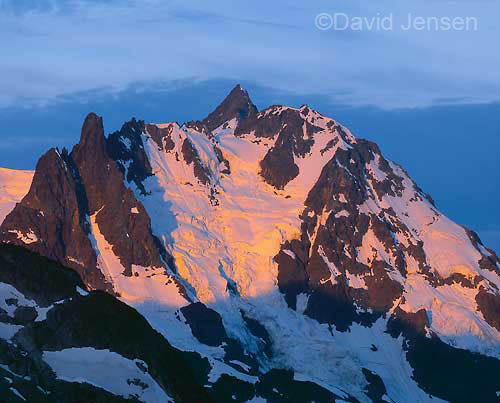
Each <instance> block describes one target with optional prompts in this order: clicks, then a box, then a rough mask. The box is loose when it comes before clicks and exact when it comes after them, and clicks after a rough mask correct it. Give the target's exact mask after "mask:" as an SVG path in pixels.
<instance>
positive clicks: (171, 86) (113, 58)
mask: <svg viewBox="0 0 500 403" xmlns="http://www.w3.org/2000/svg"><path fill="white" fill-rule="evenodd" d="M499 12H500V3H498V1H495V0H476V1H474V2H472V1H469V0H467V1H466V0H459V1H444V0H421V1H419V2H415V1H408V0H398V1H395V0H392V1H388V0H377V1H372V0H364V1H358V0H346V1H344V0H337V1H333V0H329V1H320V0H318V1H315V2H314V4H313V5H311V4H310V2H294V1H280V0H276V1H261V0H254V1H253V2H237V1H234V0H232V1H221V0H213V1H211V2H207V1H189V2H186V1H166V0H162V1H160V0H120V1H118V0H104V1H98V0H45V1H44V0H22V1H19V0H0V48H1V49H2V62H1V63H0V121H1V122H2V125H1V127H0V166H8V167H15V168H32V167H33V166H34V164H35V163H36V160H37V158H38V156H39V155H40V154H41V153H42V152H43V151H44V150H46V149H47V148H49V147H51V146H53V145H68V146H69V145H71V144H73V143H74V142H75V141H76V140H77V138H78V134H79V129H80V125H81V122H82V120H83V117H84V116H85V114H86V113H87V112H89V111H91V110H92V111H95V112H97V113H100V114H102V115H103V116H104V121H105V125H106V129H107V131H112V130H114V129H116V128H118V127H119V125H120V124H121V123H122V122H123V121H124V120H126V119H129V118H130V117H131V116H136V117H137V118H144V119H146V120H148V121H169V120H178V121H184V120H190V119H196V118H200V117H203V116H204V115H205V114H206V113H207V112H209V111H210V110H211V109H213V108H214V107H215V106H216V104H217V103H218V102H219V101H220V100H221V98H223V97H224V95H225V94H226V93H227V91H228V90H229V89H230V88H231V87H232V86H234V84H235V83H237V82H241V83H242V84H243V85H244V86H245V87H247V88H248V89H249V91H250V93H251V96H252V98H253V99H254V101H255V103H256V104H257V105H258V106H259V107H265V106H267V105H269V104H273V103H284V104H292V105H301V104H303V103H308V104H310V105H311V106H313V107H314V108H316V109H318V110H319V111H320V112H322V113H324V114H326V115H330V116H332V117H334V118H336V119H337V120H339V121H340V122H342V123H345V124H347V125H348V126H349V127H350V128H351V129H352V130H353V132H354V133H355V135H358V136H361V137H366V138H369V139H372V140H375V141H377V142H378V143H379V144H380V146H381V148H382V151H383V152H384V153H385V154H386V155H387V156H388V157H389V158H391V159H393V160H395V161H398V162H400V163H402V164H403V165H404V166H405V168H407V169H408V171H409V172H410V174H411V175H412V176H413V177H414V178H415V180H416V181H417V182H418V183H419V184H420V185H421V186H422V187H423V188H424V189H425V190H426V191H428V192H430V193H431V194H432V195H433V196H434V198H435V199H436V200H437V202H438V206H439V207H440V209H441V210H443V211H444V212H446V213H447V214H448V215H450V216H451V217H452V218H453V219H454V220H456V221H457V222H459V223H462V224H466V225H468V226H469V227H471V228H473V229H475V230H477V231H478V232H480V234H481V235H482V237H483V238H484V239H487V243H489V244H490V245H494V247H495V248H496V249H497V250H500V209H498V207H497V206H498V205H499V200H500V180H499V179H498V173H497V172H498V168H497V165H498V162H499V159H500V158H499V157H498V152H497V150H498V149H499V146H500V141H499V138H500V136H499V134H500V133H499V131H500V124H499V123H500V122H499V121H500V103H499V102H500V68H499V67H500V52H498V51H496V49H497V47H498V44H497V43H496V42H497V41H498V38H500V26H499V25H498V24H497V21H496V19H497V16H498V15H499V14H500V13H499ZM319 13H329V14H331V15H334V14H335V13H344V14H346V15H348V16H349V17H350V18H353V17H357V16H359V17H366V18H371V17H376V16H378V15H379V16H382V17H383V16H387V15H392V16H393V18H394V20H395V21H396V28H395V29H394V30H392V31H368V30H364V31H353V30H343V31H339V30H333V29H331V30H327V31H321V30H319V29H317V28H316V26H315V23H314V21H315V17H316V15H317V14H319ZM408 13H412V15H414V16H423V17H434V16H435V17H455V16H461V17H467V16H469V17H474V18H476V19H477V21H478V30H477V31H473V32H471V31H469V32H459V31H446V32H433V31H431V32H427V31H418V32H417V31H403V30H401V29H398V25H399V23H400V22H401V23H402V22H405V21H406V19H407V14H408Z"/></svg>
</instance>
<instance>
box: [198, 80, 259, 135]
mask: <svg viewBox="0 0 500 403" xmlns="http://www.w3.org/2000/svg"><path fill="white" fill-rule="evenodd" d="M256 113H257V107H256V106H255V105H254V104H253V102H252V100H251V99H250V97H249V95H248V92H247V91H246V90H244V89H243V88H242V87H241V85H240V84H238V85H237V86H236V87H234V88H233V89H232V91H231V92H230V93H229V95H228V96H227V97H226V98H225V99H224V101H222V103H221V104H220V105H219V106H218V107H217V108H216V109H215V111H213V112H212V113H211V114H209V115H208V116H207V117H206V118H205V119H204V120H203V123H204V124H205V125H206V126H207V127H208V129H209V130H214V129H216V128H217V127H219V126H220V125H221V124H223V123H224V122H226V121H228V120H231V119H233V118H238V120H243V119H246V118H247V117H249V116H252V115H255V114H256Z"/></svg>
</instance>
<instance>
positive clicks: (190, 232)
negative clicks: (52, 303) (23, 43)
mask: <svg viewBox="0 0 500 403" xmlns="http://www.w3.org/2000/svg"><path fill="white" fill-rule="evenodd" d="M23 175H24V176H22V177H23V178H24V179H23V180H27V178H28V173H26V174H23ZM2 178H3V176H0V180H1V179H2ZM0 240H1V241H2V242H4V243H6V244H10V245H7V246H9V247H14V245H17V246H18V247H22V248H23V249H28V250H30V251H32V252H35V253H36V254H39V255H42V256H44V257H47V258H49V259H51V260H53V261H56V262H57V263H59V264H61V265H63V266H66V267H68V268H71V269H73V270H74V271H76V273H78V274H79V276H80V278H81V279H82V281H83V283H82V284H81V286H80V287H81V288H80V289H81V290H82V292H83V293H85V294H87V292H86V291H83V290H84V289H86V290H87V291H91V290H101V291H105V292H107V293H108V294H110V296H108V298H111V299H112V300H113V301H116V302H113V303H115V304H119V303H125V304H127V305H129V306H130V307H133V308H134V309H135V310H137V312H138V313H140V315H142V316H143V317H144V318H145V319H146V320H147V322H148V323H149V325H151V326H152V328H153V329H155V330H156V331H157V332H159V333H160V334H161V335H162V336H163V337H164V339H166V340H165V343H166V344H168V345H169V346H170V345H172V346H173V347H171V348H175V349H177V350H180V351H182V352H184V353H182V354H187V352H192V354H194V355H192V357H196V359H194V358H193V359H186V360H187V362H188V364H186V365H187V366H190V365H191V367H192V371H193V372H194V374H195V375H194V377H195V379H196V380H195V381H193V382H197V383H198V384H199V385H200V387H203V388H204V391H203V389H200V392H199V393H202V391H203V393H205V392H206V393H207V395H210V396H211V398H212V399H213V400H214V401H217V402H226V401H241V402H245V401H254V402H258V401H269V402H289V401H291V402H312V401H315V402H323V401H324V402H329V401H352V402H355V401H361V402H369V401H374V402H378V401H388V402H409V401H412V402H427V401H443V400H444V401H452V402H459V401H464V402H471V401H482V402H487V401H498V400H499V399H500V376H498V375H499V374H500V291H499V287H500V260H499V259H498V257H497V256H496V254H495V253H494V252H493V251H492V250H490V249H488V248H487V247H485V246H484V245H483V244H482V243H481V241H480V240H479V238H478V236H477V235H476V234H475V233H473V232H472V231H470V230H468V229H466V228H463V227H461V226H459V225H457V224H455V223H453V222H452V221H451V220H449V219H448V218H447V217H445V216H444V215H442V214H441V213H440V212H439V211H438V210H437V208H436V207H435V206H434V203H433V201H432V199H431V198H430V196H428V195H427V194H425V193H424V192H423V191H422V190H421V189H420V188H419V187H418V186H417V185H416V184H415V183H414V182H413V181H412V179H411V178H410V177H409V176H408V175H407V173H406V172H405V171H404V169H403V168H402V167H400V166H399V165H397V164H396V163H394V162H391V161H388V160H386V159H385V158H384V157H383V156H382V154H381V153H380V150H379V149H378V147H377V146H376V144H374V143H372V142H369V141H366V140H362V139H357V138H355V137H354V136H353V135H352V134H351V133H350V132H349V130H348V129H347V128H345V127H342V126H341V125H340V124H338V123H337V122H336V121H334V120H332V119H330V118H327V117H324V116H322V115H321V114H319V113H318V112H316V111H314V110H312V109H310V108H309V107H307V106H303V107H301V108H299V109H295V108H290V107H286V106H277V105H275V106H271V107H269V108H267V109H265V110H263V111H260V112H259V111H257V108H256V107H255V106H254V105H253V103H252V102H251V100H250V98H249V96H248V94H247V92H246V91H245V90H243V89H242V88H241V87H240V86H237V87H236V88H234V89H233V90H232V91H231V93H230V94H229V95H228V97H227V98H226V99H225V100H224V101H223V102H222V104H220V105H219V106H218V107H217V109H216V110H215V111H214V112H213V113H211V114H210V115H209V116H208V117H207V118H206V119H204V120H202V121H193V122H188V123H185V124H183V125H179V124H178V123H175V122H174V123H162V124H147V123H144V122H143V121H137V120H135V119H133V120H131V121H130V122H127V123H125V124H124V125H123V127H122V129H121V130H120V131H118V132H115V133H112V134H110V135H109V136H107V137H105V135H104V129H103V123H102V119H101V118H100V117H98V116H97V115H95V114H89V115H88V116H87V118H86V120H85V122H84V125H83V128H82V135H81V139H80V142H79V144H77V145H76V146H75V147H74V148H73V150H72V151H71V152H68V151H67V150H62V151H60V152H59V151H58V150H56V149H51V150H49V151H48V152H47V153H46V154H45V155H44V156H42V157H41V159H40V161H39V162H38V164H37V168H36V171H35V174H34V177H33V182H32V184H31V187H30V189H29V191H28V192H27V194H26V195H25V196H24V198H23V199H22V200H21V201H20V203H18V204H17V205H16V206H15V207H14V208H13V210H12V211H11V212H10V213H9V214H8V215H7V216H6V218H5V220H4V221H3V223H2V225H1V227H0ZM0 269H1V270H6V269H4V267H0ZM7 284H9V285H8V286H7V285H6V286H5V288H4V290H6V291H5V292H3V294H2V295H4V296H5V298H10V297H9V296H8V295H10V294H9V293H16V292H17V293H22V294H23V292H22V290H20V289H17V290H13V289H12V287H13V288H16V284H15V283H13V282H12V281H11V282H8V283H7ZM9 287H10V288H9ZM95 293H97V294H98V295H100V296H102V295H106V294H102V293H101V294H99V291H93V292H90V294H88V295H86V296H85V298H89V296H92V295H94V294H95ZM23 295H24V296H23V297H21V298H28V296H27V295H26V294H23ZM75 295H76V294H75ZM78 295H80V294H78ZM2 298H3V297H2ZM2 298H0V300H2ZM5 298H4V299H5ZM73 298H76V297H73ZM78 298H80V297H78ZM117 299H118V300H120V301H121V302H119V301H118V300H117ZM0 302H1V301H0ZM95 306H96V307H97V305H95ZM37 309H38V308H37ZM52 309H55V308H52ZM70 309H72V308H68V312H69V311H70ZM97 309H98V308H97ZM103 309H106V307H103ZM4 310H5V311H6V315H7V316H8V317H9V318H10V317H11V316H12V315H13V314H14V313H12V315H11V316H9V312H10V311H8V310H7V309H4ZM50 312H51V310H49V311H48V313H47V319H46V320H41V323H44V322H45V321H47V320H48V318H49V317H50ZM134 312H135V311H134ZM37 320H39V319H37ZM53 322H54V323H55V324H54V325H53V326H57V320H56V319H55V318H53ZM16 326H17V325H16ZM26 326H27V327H28V328H29V329H31V328H32V327H36V326H37V322H36V321H35V322H33V321H31V322H29V323H28V324H27V325H26ZM41 326H42V325H41ZM103 326H104V325H103ZM15 330H16V329H10V330H9V331H7V333H5V334H7V336H5V335H3V337H4V338H6V339H9V338H11V340H20V339H22V332H20V333H18V332H16V331H15ZM152 331H153V330H152ZM23 332H28V330H23ZM122 337H123V338H124V339H127V338H134V336H133V335H132V333H131V334H130V335H129V334H127V330H126V329H124V331H123V335H122ZM49 339H50V338H49ZM167 341H168V342H167ZM144 342H145V343H147V340H146V339H144ZM11 343H12V342H11ZM25 345H26V343H25ZM47 345H50V342H48V343H47ZM61 346H62V347H65V348H66V349H62V348H58V347H61ZM61 346H58V347H53V348H52V347H50V348H48V347H46V345H44V344H40V343H38V344H37V349H36V351H37V352H38V353H37V354H39V356H41V357H40V359H41V360H44V361H43V362H45V363H46V365H48V366H49V367H51V368H52V370H53V371H54V372H55V374H56V376H57V377H58V378H61V379H73V380H75V381H77V382H79V381H85V382H87V383H90V384H94V385H95V381H93V380H92V379H93V378H92V377H93V376H94V375H95V374H94V373H93V371H92V369H90V368H91V367H89V370H88V371H87V372H88V373H86V372H85V371H84V370H83V369H82V368H85V367H86V365H87V364H86V363H87V362H88V361H89V360H91V361H93V360H94V359H93V358H92V359H91V358H90V357H93V356H94V354H95V355H96V357H97V356H98V357H100V358H98V360H100V361H99V362H100V363H101V364H102V366H104V367H106V365H107V366H108V370H107V371H109V372H112V371H117V373H121V371H125V369H124V368H125V367H127V365H129V364H130V363H128V364H127V363H126V361H127V360H128V361H130V360H131V359H132V360H133V359H139V360H143V361H146V360H145V359H144V357H143V355H144V354H142V353H141V354H142V355H141V354H139V353H137V351H139V350H140V349H139V350H134V351H135V352H136V353H134V354H132V353H130V352H129V351H127V353H128V354H129V355H127V353H124V352H123V351H122V350H120V349H119V348H118V347H117V348H114V347H113V342H112V341H110V342H109V343H108V344H105V345H104V344H102V343H101V344H99V343H94V342H92V343H90V342H86V341H85V340H78V341H76V342H75V343H73V344H71V348H73V349H75V351H68V349H67V345H66V344H64V343H62V344H61ZM23 348H24V347H23ZM85 349H93V350H92V351H89V350H85ZM49 350H56V351H54V352H51V353H50V354H49V353H47V351H49ZM76 350H78V351H76ZM177 350H176V351H177ZM179 354H181V353H179ZM190 357H191V356H190ZM2 358H3V357H2V355H1V354H0V363H3V365H5V363H4V362H2ZM120 360H122V361H123V360H125V361H123V362H122V361H120ZM171 364H172V365H174V366H175V365H176V363H175V362H172V363H171ZM2 368H3V367H2ZM9 368H10V367H9ZM78 368H80V369H79V370H78ZM9 370H10V371H13V369H12V368H11V369H9ZM78 371H80V372H78ZM100 371H104V372H106V370H105V369H102V368H101V369H100ZM125 372H126V371H125ZM75 374H78V375H75ZM124 376H125V377H126V376H128V375H124ZM130 376H132V375H130ZM142 376H143V378H144V379H146V378H147V377H148V376H149V377H150V378H147V379H152V381H151V382H149V383H148V382H147V381H146V380H144V381H142V380H141V381H140V382H145V383H146V384H148V385H147V387H146V388H144V389H143V390H148V393H149V392H150V394H149V395H146V394H141V395H139V394H137V396H136V397H135V398H137V399H140V400H141V399H142V400H143V401H157V400H154V399H156V397H155V398H153V397H152V396H153V394H154V393H156V392H157V393H161V392H162V391H163V392H164V393H166V394H167V395H168V396H171V397H170V398H171V399H173V400H178V401H192V400H190V398H191V397H189V396H187V397H186V395H183V394H182V392H180V393H178V392H176V389H175V388H172V387H171V386H169V383H168V382H172V381H171V380H170V378H169V376H171V374H170V373H167V374H165V375H163V374H162V375H161V376H164V377H165V378H164V379H167V380H169V381H164V380H159V378H158V373H157V370H154V369H152V370H149V371H148V370H146V371H145V372H143V373H142ZM94 377H95V376H94ZM140 379H142V378H140ZM174 383H175V382H174ZM96 386H98V387H102V388H103V389H105V390H107V392H110V393H113V394H114V395H122V396H129V395H133V393H132V392H130V390H129V389H130V388H128V389H127V388H123V389H120V388H119V387H118V386H116V385H114V386H113V385H112V386H109V385H107V384H106V385H101V384H97V385H96ZM128 386H130V384H129V385H128ZM155 388H156V389H155ZM155 390H156V392H155ZM172 391H174V392H175V393H174V392H172ZM200 396H201V395H200ZM206 399H208V398H201V397H200V398H199V400H198V401H206ZM158 401H161V399H160V400H158ZM194 401H196V399H195V400H194Z"/></svg>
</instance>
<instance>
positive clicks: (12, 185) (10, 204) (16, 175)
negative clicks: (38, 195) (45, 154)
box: [0, 168, 34, 224]
mask: <svg viewBox="0 0 500 403" xmlns="http://www.w3.org/2000/svg"><path fill="white" fill-rule="evenodd" d="M33 174H34V171H20V170H14V169H7V168H0V224H1V223H2V221H3V220H4V219H5V217H6V216H7V214H9V213H10V211H11V210H12V209H13V208H14V206H15V205H16V203H18V202H19V201H21V199H22V198H23V197H24V195H25V194H26V193H28V190H29V188H30V185H31V180H32V179H33Z"/></svg>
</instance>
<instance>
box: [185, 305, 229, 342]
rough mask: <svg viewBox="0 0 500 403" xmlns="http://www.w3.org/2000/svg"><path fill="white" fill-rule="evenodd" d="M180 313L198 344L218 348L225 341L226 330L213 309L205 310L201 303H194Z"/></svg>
mask: <svg viewBox="0 0 500 403" xmlns="http://www.w3.org/2000/svg"><path fill="white" fill-rule="evenodd" d="M181 312H182V314H183V315H184V317H185V318H186V321H187V323H188V325H189V327H190V328H191V331H192V332H193V336H194V337H196V338H197V339H198V340H199V341H200V343H203V344H206V345H209V346H214V347H217V346H220V345H221V344H222V343H223V342H224V341H225V340H226V339H227V334H226V329H224V325H223V323H222V318H221V316H220V315H219V314H218V313H217V312H216V311H214V310H213V309H210V308H207V307H206V306H205V305H203V304H202V303H201V302H195V303H193V304H190V305H188V306H185V307H184V308H181Z"/></svg>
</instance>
